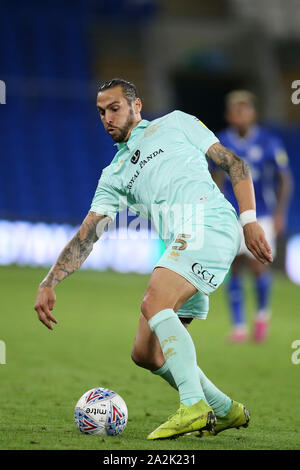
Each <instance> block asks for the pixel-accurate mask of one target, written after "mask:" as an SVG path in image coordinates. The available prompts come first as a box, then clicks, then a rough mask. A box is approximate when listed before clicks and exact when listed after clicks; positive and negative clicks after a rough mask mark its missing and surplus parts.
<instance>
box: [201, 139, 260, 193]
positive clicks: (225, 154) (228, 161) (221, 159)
mask: <svg viewBox="0 0 300 470" xmlns="http://www.w3.org/2000/svg"><path fill="white" fill-rule="evenodd" d="M206 155H207V156H208V158H210V159H211V160H213V162H214V163H215V164H216V165H218V166H219V167H220V168H222V169H223V170H224V171H226V172H227V173H228V174H229V176H230V179H231V182H232V186H235V185H236V184H237V183H238V182H239V181H241V180H243V179H249V178H251V175H250V168H249V167H248V165H247V163H246V162H245V161H244V160H243V159H242V158H240V157H238V156H237V155H236V154H235V153H234V152H232V151H231V150H229V149H227V148H226V147H223V145H221V144H218V143H216V144H214V145H212V146H211V147H210V148H209V150H208V151H207V154H206Z"/></svg>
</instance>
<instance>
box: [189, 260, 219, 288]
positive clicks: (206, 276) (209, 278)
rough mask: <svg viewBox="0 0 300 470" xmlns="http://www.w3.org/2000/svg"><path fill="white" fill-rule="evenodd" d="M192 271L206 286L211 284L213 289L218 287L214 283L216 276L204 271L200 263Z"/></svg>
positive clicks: (195, 264) (194, 265)
mask: <svg viewBox="0 0 300 470" xmlns="http://www.w3.org/2000/svg"><path fill="white" fill-rule="evenodd" d="M192 271H193V273H194V274H196V275H197V276H199V277H200V278H201V279H202V281H204V282H205V283H206V284H209V285H210V286H212V287H217V284H215V283H214V278H215V275H214V274H212V273H211V272H209V271H208V270H207V269H204V268H203V266H202V265H201V264H200V263H194V264H193V266H192Z"/></svg>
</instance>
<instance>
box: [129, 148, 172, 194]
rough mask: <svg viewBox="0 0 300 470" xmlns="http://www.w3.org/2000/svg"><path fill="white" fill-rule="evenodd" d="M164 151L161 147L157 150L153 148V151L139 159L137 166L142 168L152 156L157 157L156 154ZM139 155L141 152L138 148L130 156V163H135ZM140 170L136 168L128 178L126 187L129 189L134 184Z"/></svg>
mask: <svg viewBox="0 0 300 470" xmlns="http://www.w3.org/2000/svg"><path fill="white" fill-rule="evenodd" d="M163 152H164V151H163V150H162V149H158V150H155V152H153V153H150V155H148V156H147V157H145V158H144V159H142V160H140V163H139V168H140V169H142V168H144V166H145V165H146V164H147V163H148V162H150V160H152V159H153V158H155V157H157V155H159V154H160V153H163ZM140 155H141V152H140V150H137V151H136V152H135V153H134V155H133V156H132V157H131V159H130V160H131V162H132V163H134V164H135V163H137V162H138V160H139V158H140ZM134 157H135V158H134ZM139 174H140V172H139V170H136V172H135V173H134V175H133V176H132V178H131V179H130V181H129V183H128V184H127V189H128V190H129V191H130V190H131V189H132V186H133V184H134V182H135V181H136V179H137V178H138V176H139Z"/></svg>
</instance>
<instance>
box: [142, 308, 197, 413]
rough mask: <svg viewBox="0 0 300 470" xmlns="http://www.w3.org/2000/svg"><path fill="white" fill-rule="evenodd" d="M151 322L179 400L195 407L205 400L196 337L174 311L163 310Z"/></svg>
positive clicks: (150, 324) (169, 309)
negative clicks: (198, 364)
mask: <svg viewBox="0 0 300 470" xmlns="http://www.w3.org/2000/svg"><path fill="white" fill-rule="evenodd" d="M148 323H149V326H150V328H151V330H152V331H153V332H154V333H155V334H156V336H157V338H158V340H159V342H160V345H161V349H162V351H163V355H164V357H165V360H166V364H167V366H168V369H169V370H170V373H171V374H172V377H173V378H174V382H175V384H176V387H177V390H178V391H179V396H180V402H181V403H183V404H184V405H187V406H192V405H194V404H195V403H197V402H198V401H200V400H201V399H202V400H205V395H204V392H203V389H202V386H201V383H200V380H199V377H198V369H197V359H196V351H195V346H194V343H193V340H192V338H191V336H190V334H189V333H188V331H187V330H186V328H185V327H184V326H183V324H182V323H181V321H180V320H179V318H178V316H177V315H176V314H175V312H174V310H172V309H171V308H168V309H165V310H162V311H161V312H158V313H157V314H156V315H154V316H153V317H152V318H151V319H150V320H149V322H148Z"/></svg>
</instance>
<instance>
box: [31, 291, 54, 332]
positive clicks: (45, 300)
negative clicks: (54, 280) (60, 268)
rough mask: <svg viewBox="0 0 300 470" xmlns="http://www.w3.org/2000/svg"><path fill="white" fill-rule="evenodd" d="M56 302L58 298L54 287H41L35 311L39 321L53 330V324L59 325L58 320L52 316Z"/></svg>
mask: <svg viewBox="0 0 300 470" xmlns="http://www.w3.org/2000/svg"><path fill="white" fill-rule="evenodd" d="M55 301H56V296H55V293H54V290H53V289H52V287H40V288H39V290H38V292H37V296H36V302H35V306H34V310H35V311H36V312H37V315H38V318H39V320H40V321H41V322H42V323H44V325H45V326H46V327H47V328H49V330H53V326H52V325H51V322H53V323H57V320H56V318H55V317H54V316H53V315H52V314H51V310H53V308H54V304H55Z"/></svg>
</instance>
